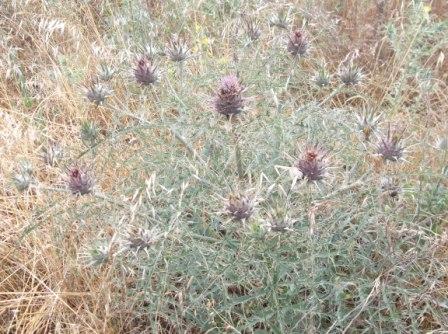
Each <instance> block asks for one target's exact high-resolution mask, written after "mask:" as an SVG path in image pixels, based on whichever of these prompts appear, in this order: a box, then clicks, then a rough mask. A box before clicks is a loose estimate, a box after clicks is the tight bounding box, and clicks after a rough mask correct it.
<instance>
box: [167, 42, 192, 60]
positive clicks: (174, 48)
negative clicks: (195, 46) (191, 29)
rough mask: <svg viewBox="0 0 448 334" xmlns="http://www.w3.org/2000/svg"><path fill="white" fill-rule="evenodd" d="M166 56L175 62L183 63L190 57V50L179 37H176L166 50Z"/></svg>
mask: <svg viewBox="0 0 448 334" xmlns="http://www.w3.org/2000/svg"><path fill="white" fill-rule="evenodd" d="M166 54H167V55H168V57H169V58H170V59H171V60H172V61H174V62H182V61H184V60H186V59H188V58H189V57H190V49H189V48H188V47H187V44H185V42H184V41H183V40H181V39H180V38H179V37H178V36H174V37H173V39H172V40H171V41H170V43H169V45H168V47H167V48H166Z"/></svg>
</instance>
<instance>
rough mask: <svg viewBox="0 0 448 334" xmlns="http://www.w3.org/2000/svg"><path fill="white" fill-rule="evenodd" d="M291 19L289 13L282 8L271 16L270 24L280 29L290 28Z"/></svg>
mask: <svg viewBox="0 0 448 334" xmlns="http://www.w3.org/2000/svg"><path fill="white" fill-rule="evenodd" d="M289 21H290V20H289V19H288V14H287V13H286V12H285V11H283V10H281V11H279V12H277V13H276V14H275V15H273V16H272V17H271V19H270V20H269V24H270V25H271V26H273V27H278V28H280V29H288V26H289V23H290V22H289Z"/></svg>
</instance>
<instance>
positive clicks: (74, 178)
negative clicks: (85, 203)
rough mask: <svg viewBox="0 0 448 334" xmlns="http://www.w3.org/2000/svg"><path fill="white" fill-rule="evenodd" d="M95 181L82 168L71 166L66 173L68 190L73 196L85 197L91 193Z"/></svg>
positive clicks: (84, 168)
mask: <svg viewBox="0 0 448 334" xmlns="http://www.w3.org/2000/svg"><path fill="white" fill-rule="evenodd" d="M94 184H95V181H94V179H93V177H92V175H91V173H90V171H89V170H87V168H86V167H84V166H73V167H71V168H70V169H69V170H68V172H67V185H68V189H69V190H70V191H71V192H72V194H73V195H86V194H89V193H91V192H92V190H93V186H94Z"/></svg>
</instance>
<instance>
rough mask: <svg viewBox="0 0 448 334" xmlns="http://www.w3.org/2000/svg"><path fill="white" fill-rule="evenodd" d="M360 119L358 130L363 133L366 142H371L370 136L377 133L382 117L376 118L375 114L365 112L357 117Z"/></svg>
mask: <svg viewBox="0 0 448 334" xmlns="http://www.w3.org/2000/svg"><path fill="white" fill-rule="evenodd" d="M356 118H357V119H358V130H359V131H361V132H362V134H363V136H364V140H365V141H367V142H368V141H370V136H371V135H372V134H373V132H374V131H375V129H376V127H377V125H378V123H379V118H380V116H375V115H374V113H373V112H369V111H368V110H365V111H364V113H363V114H361V115H356Z"/></svg>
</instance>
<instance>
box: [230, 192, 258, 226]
mask: <svg viewBox="0 0 448 334" xmlns="http://www.w3.org/2000/svg"><path fill="white" fill-rule="evenodd" d="M254 206H255V203H254V199H253V198H252V197H250V196H248V195H230V196H229V199H228V200H227V203H226V213H227V214H229V215H230V216H231V217H232V218H233V219H235V220H246V219H249V217H250V216H251V215H252V214H253V212H254Z"/></svg>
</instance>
